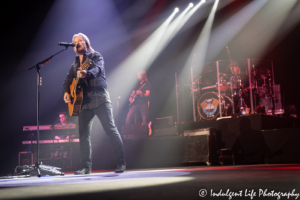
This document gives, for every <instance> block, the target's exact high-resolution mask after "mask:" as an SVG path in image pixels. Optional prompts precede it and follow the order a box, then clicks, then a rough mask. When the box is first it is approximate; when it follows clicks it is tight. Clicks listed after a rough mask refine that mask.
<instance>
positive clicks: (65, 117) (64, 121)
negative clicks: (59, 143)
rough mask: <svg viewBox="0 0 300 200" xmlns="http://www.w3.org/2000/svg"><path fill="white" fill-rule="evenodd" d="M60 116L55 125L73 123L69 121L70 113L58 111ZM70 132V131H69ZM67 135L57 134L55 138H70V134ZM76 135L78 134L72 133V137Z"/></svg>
mask: <svg viewBox="0 0 300 200" xmlns="http://www.w3.org/2000/svg"><path fill="white" fill-rule="evenodd" d="M58 117H59V122H58V123H56V124H55V125H67V124H73V123H72V122H69V121H68V115H67V113H66V112H60V113H58ZM68 133H69V132H68ZM68 133H67V134H66V135H56V136H55V137H54V139H56V140H59V139H69V134H68ZM74 137H76V135H72V136H71V138H74Z"/></svg>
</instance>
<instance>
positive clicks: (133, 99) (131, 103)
mask: <svg viewBox="0 0 300 200" xmlns="http://www.w3.org/2000/svg"><path fill="white" fill-rule="evenodd" d="M145 85H146V83H144V84H143V85H142V86H141V87H140V88H139V89H138V90H141V89H142V88H143V87H144V86H145ZM136 96H137V94H135V95H134V96H133V97H132V102H130V103H129V107H130V106H132V105H133V103H134V101H135V98H136Z"/></svg>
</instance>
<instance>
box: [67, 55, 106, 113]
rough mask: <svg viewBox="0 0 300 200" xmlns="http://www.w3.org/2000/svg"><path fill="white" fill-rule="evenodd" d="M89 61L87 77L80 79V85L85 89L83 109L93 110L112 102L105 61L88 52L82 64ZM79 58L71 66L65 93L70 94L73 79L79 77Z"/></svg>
mask: <svg viewBox="0 0 300 200" xmlns="http://www.w3.org/2000/svg"><path fill="white" fill-rule="evenodd" d="M87 58H88V59H89V62H90V65H89V67H88V68H87V70H86V71H87V77H86V78H84V79H80V83H79V84H80V85H81V86H82V88H83V102H82V109H93V108H96V107H98V106H99V105H100V104H102V103H105V102H110V98H109V93H108V91H107V82H106V77H105V69H104V60H103V57H102V56H101V54H100V53H98V52H91V51H88V52H86V53H85V54H84V56H83V60H82V63H84V62H85V60H86V59H87ZM79 62H80V61H79V57H78V56H76V59H75V62H74V63H73V64H72V65H71V67H70V70H69V73H68V74H67V77H66V79H65V81H64V83H63V91H64V93H66V92H67V93H69V94H70V85H71V83H72V81H73V78H76V77H77V71H78V69H79V67H80V64H79Z"/></svg>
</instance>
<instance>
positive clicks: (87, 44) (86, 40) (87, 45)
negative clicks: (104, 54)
mask: <svg viewBox="0 0 300 200" xmlns="http://www.w3.org/2000/svg"><path fill="white" fill-rule="evenodd" d="M78 36H81V37H82V38H83V41H84V42H85V43H86V47H87V49H88V51H89V50H90V51H92V52H94V51H95V50H94V49H93V48H92V46H91V43H90V40H89V38H88V37H87V36H86V35H85V34H83V33H77V34H75V35H73V38H72V42H73V40H74V38H75V37H78ZM74 51H75V53H76V54H77V55H78V53H77V49H76V46H75V47H74Z"/></svg>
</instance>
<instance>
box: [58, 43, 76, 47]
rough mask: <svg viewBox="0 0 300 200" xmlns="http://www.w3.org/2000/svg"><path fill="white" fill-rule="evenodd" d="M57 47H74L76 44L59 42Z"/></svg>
mask: <svg viewBox="0 0 300 200" xmlns="http://www.w3.org/2000/svg"><path fill="white" fill-rule="evenodd" d="M58 45H60V46H65V47H75V46H76V44H74V43H67V42H59V43H58Z"/></svg>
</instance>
